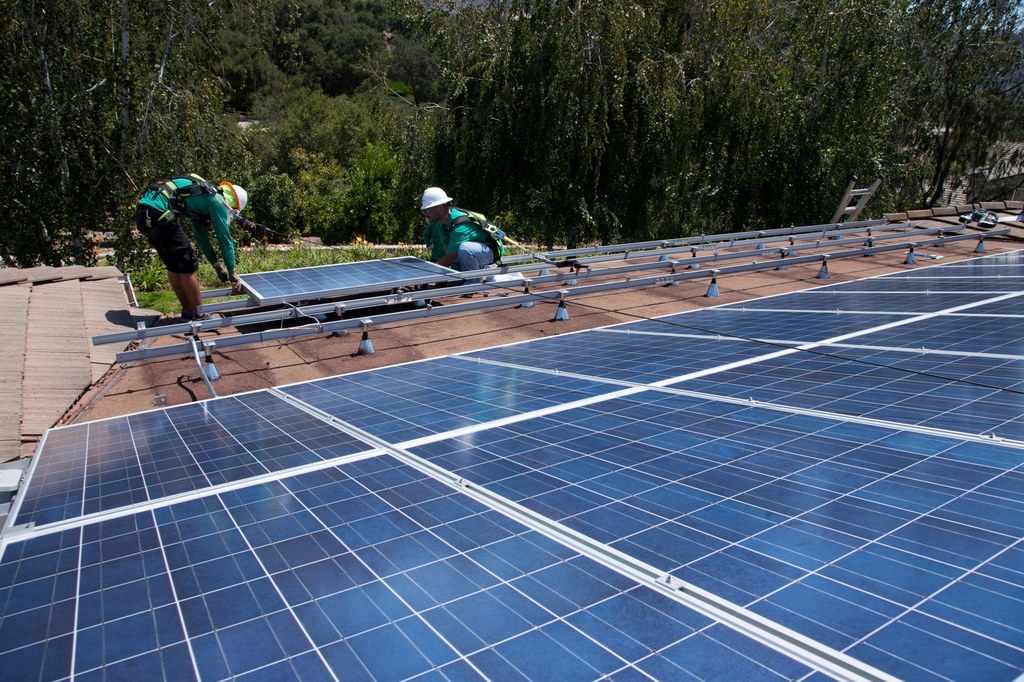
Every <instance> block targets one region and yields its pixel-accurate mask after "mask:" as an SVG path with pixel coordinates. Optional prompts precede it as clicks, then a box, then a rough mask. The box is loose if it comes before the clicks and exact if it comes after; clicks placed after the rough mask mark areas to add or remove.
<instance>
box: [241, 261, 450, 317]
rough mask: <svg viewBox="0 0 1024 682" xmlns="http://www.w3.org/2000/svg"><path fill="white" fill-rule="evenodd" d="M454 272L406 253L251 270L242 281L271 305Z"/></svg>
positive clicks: (263, 302) (253, 294)
mask: <svg viewBox="0 0 1024 682" xmlns="http://www.w3.org/2000/svg"><path fill="white" fill-rule="evenodd" d="M454 272H455V271H454V270H452V269H451V268H446V267H442V266H440V265H437V264H436V263H431V262H430V261H425V260H422V259H420V258H413V257H408V256H403V257H397V258H382V259H379V260H372V261H359V262H353V263H339V264H335V265H316V266H311V267H307V268H295V269H291V270H275V271H271V272H259V273H249V274H244V275H239V281H240V282H241V283H242V287H243V290H244V291H245V292H246V293H248V294H249V295H250V296H251V297H252V298H254V299H256V301H257V302H258V303H259V304H260V305H270V304H273V303H282V302H286V301H299V300H309V299H313V298H320V297H324V296H341V295H349V294H359V293H366V292H370V291H379V290H381V289H382V288H392V287H398V286H403V285H406V284H410V283H417V282H421V281H438V280H439V279H444V278H446V276H451V275H452V273H454Z"/></svg>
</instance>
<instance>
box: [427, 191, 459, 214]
mask: <svg viewBox="0 0 1024 682" xmlns="http://www.w3.org/2000/svg"><path fill="white" fill-rule="evenodd" d="M453 201H455V200H454V199H452V198H451V197H450V196H448V195H447V194H445V193H444V190H443V189H441V188H440V187H428V188H426V189H425V190H423V201H422V202H421V203H420V210H422V211H425V210H427V209H428V208H433V207H434V206H440V205H441V204H449V203H451V202H453Z"/></svg>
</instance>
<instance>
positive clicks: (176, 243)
mask: <svg viewBox="0 0 1024 682" xmlns="http://www.w3.org/2000/svg"><path fill="white" fill-rule="evenodd" d="M160 214H161V211H159V210H157V209H155V208H153V207H152V206H149V205H147V204H139V205H138V208H137V209H136V210H135V225H136V227H138V228H139V232H141V233H142V234H143V235H144V236H145V237H146V239H148V240H149V244H150V246H152V247H153V248H154V249H156V253H157V255H158V256H160V260H161V261H163V264H164V265H165V266H166V267H167V270H168V272H173V273H176V274H179V275H191V274H192V273H193V272H196V271H198V270H199V257H198V256H197V255H196V251H195V249H193V248H192V242H190V241H189V239H188V235H187V234H186V233H185V228H183V227H182V226H181V220H179V219H177V218H175V219H174V220H172V221H170V222H164V223H163V224H162V225H160V226H159V227H154V225H156V224H157V218H159V217H160Z"/></svg>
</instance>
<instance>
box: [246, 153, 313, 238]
mask: <svg viewBox="0 0 1024 682" xmlns="http://www.w3.org/2000/svg"><path fill="white" fill-rule="evenodd" d="M246 189H247V190H248V191H249V207H248V208H247V209H246V212H247V213H248V214H249V215H252V216H256V217H255V218H253V219H254V220H257V221H258V222H260V223H262V224H264V225H266V226H267V227H268V228H270V229H271V230H274V232H273V233H272V234H271V239H270V241H274V242H285V241H290V240H292V239H295V238H296V237H298V236H299V234H300V229H301V225H302V220H301V217H300V210H299V206H298V205H297V203H296V187H295V182H294V181H293V180H292V178H291V176H290V175H286V174H284V173H279V172H277V169H276V168H271V169H269V170H268V171H267V172H266V173H263V174H261V175H259V176H258V177H256V178H255V179H254V180H253V181H252V183H251V185H250V186H249V187H247V188H246Z"/></svg>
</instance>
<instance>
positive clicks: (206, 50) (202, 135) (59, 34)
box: [0, 0, 253, 265]
mask: <svg viewBox="0 0 1024 682" xmlns="http://www.w3.org/2000/svg"><path fill="white" fill-rule="evenodd" d="M252 6H253V5H252V4H251V3H249V4H245V3H243V4H240V5H239V6H238V7H239V9H238V11H241V12H244V11H247V10H248V9H251V7H252ZM6 8H7V10H8V11H7V16H8V21H7V23H6V24H5V28H4V34H3V41H2V42H3V45H2V46H0V56H2V59H3V63H4V65H5V69H4V72H3V74H2V75H0V79H2V80H0V85H2V86H3V87H4V90H5V92H6V93H7V94H8V96H5V98H4V101H3V103H0V144H2V146H3V149H4V152H3V153H4V166H5V172H4V173H3V174H2V176H0V202H2V203H0V208H2V209H3V213H4V215H5V216H6V217H7V219H8V220H9V221H10V224H11V229H10V230H8V231H6V235H5V238H4V240H3V242H2V244H0V253H2V257H3V259H4V261H5V262H7V263H9V264H18V265H33V264H36V263H40V262H42V263H48V264H51V265H58V264H61V263H65V262H75V263H89V262H91V261H92V259H93V258H94V253H93V251H92V249H91V246H90V244H89V243H88V239H87V233H88V232H89V231H91V230H99V229H112V228H116V229H117V231H118V232H119V233H120V236H121V251H122V254H123V255H124V257H125V258H127V257H128V256H129V255H130V253H131V252H132V251H133V250H134V247H135V246H137V245H136V244H135V243H134V242H133V241H132V240H131V238H130V230H129V226H130V224H131V207H132V206H134V201H135V200H136V199H137V198H138V195H139V194H140V193H141V192H142V190H143V189H144V187H145V186H146V185H147V184H148V183H149V182H151V181H153V180H156V179H158V178H160V177H163V176H166V175H169V174H171V173H173V172H175V171H180V170H190V171H193V172H198V173H200V174H209V175H211V176H217V175H220V174H226V173H227V172H228V171H230V170H232V169H235V168H238V167H239V166H241V165H243V164H242V162H243V161H244V157H245V153H244V151H243V150H242V146H241V145H240V144H239V137H238V136H239V134H240V133H239V131H238V129H237V126H235V125H233V121H231V120H230V119H226V118H224V117H223V116H222V115H221V114H222V111H223V87H224V83H223V82H222V81H221V80H220V79H219V77H218V76H217V75H216V74H215V73H214V72H213V70H212V69H211V65H212V64H213V63H214V62H215V60H214V59H213V58H212V52H211V50H212V46H213V45H214V44H215V42H214V38H215V36H216V35H217V32H218V31H219V29H220V27H221V26H222V22H221V13H220V8H219V7H216V6H211V5H210V4H209V3H207V2H201V1H199V0H182V1H176V2H159V3H152V2H145V3H143V2H138V1H137V0H96V1H94V2H88V3H87V2H84V1H82V0H60V1H56V0H40V1H37V2H30V3H23V2H16V3H7V7H6Z"/></svg>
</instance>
